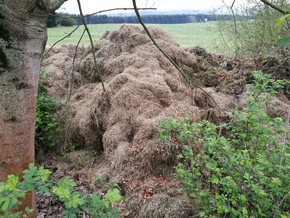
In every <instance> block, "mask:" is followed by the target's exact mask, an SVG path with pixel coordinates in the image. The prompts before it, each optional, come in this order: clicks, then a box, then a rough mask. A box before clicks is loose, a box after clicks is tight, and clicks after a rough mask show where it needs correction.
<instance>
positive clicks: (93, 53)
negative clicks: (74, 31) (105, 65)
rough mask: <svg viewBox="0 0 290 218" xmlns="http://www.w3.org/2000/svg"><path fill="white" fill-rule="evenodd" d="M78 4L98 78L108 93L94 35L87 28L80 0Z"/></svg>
mask: <svg viewBox="0 0 290 218" xmlns="http://www.w3.org/2000/svg"><path fill="white" fill-rule="evenodd" d="M77 2H78V6H79V11H80V16H81V20H82V23H83V25H84V27H85V31H86V32H87V33H88V36H89V39H90V43H91V49H92V55H93V59H94V66H95V70H96V73H97V75H98V77H99V79H100V82H101V84H102V87H103V91H104V92H106V89H105V85H104V82H103V79H102V76H101V72H100V69H99V66H98V64H97V60H96V54H95V48H94V43H93V39H92V35H91V32H90V30H89V28H88V26H87V23H86V22H85V18H84V15H83V11H82V7H81V3H80V0H77Z"/></svg>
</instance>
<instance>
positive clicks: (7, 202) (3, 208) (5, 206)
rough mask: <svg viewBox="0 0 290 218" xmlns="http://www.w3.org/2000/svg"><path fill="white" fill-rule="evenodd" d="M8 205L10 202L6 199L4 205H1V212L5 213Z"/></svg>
mask: <svg viewBox="0 0 290 218" xmlns="http://www.w3.org/2000/svg"><path fill="white" fill-rule="evenodd" d="M9 205H10V200H9V199H7V200H6V201H5V202H4V204H3V205H2V210H3V211H7V209H8V208H9Z"/></svg>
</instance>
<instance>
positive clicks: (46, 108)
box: [35, 71, 62, 148]
mask: <svg viewBox="0 0 290 218" xmlns="http://www.w3.org/2000/svg"><path fill="white" fill-rule="evenodd" d="M46 80H47V76H46V73H45V71H40V82H39V89H38V95H37V104H36V119H35V142H36V145H37V146H40V147H41V148H52V147H54V146H55V145H56V144H57V141H58V136H59V134H60V132H61V130H62V129H61V128H60V125H59V120H58V115H57V114H56V108H57V105H58V102H57V101H55V100H54V99H53V98H51V97H50V96H49V95H48V93H47V90H46V88H45V86H44V83H45V82H46Z"/></svg>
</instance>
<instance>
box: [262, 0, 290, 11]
mask: <svg viewBox="0 0 290 218" xmlns="http://www.w3.org/2000/svg"><path fill="white" fill-rule="evenodd" d="M260 1H261V2H263V3H264V4H266V5H268V6H270V7H271V8H273V9H275V10H277V11H279V12H281V13H282V14H289V13H290V11H289V10H286V9H283V8H281V7H279V6H277V5H275V4H273V3H272V2H269V1H268V0H260Z"/></svg>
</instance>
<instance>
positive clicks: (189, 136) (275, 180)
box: [159, 72, 290, 218]
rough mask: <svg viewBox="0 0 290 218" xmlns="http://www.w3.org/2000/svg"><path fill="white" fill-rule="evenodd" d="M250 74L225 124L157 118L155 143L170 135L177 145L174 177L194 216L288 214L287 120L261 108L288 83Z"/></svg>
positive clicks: (289, 160) (289, 146) (289, 158)
mask: <svg viewBox="0 0 290 218" xmlns="http://www.w3.org/2000/svg"><path fill="white" fill-rule="evenodd" d="M253 76H254V78H255V81H254V83H253V84H252V85H251V87H250V91H249V93H248V94H247V96H246V97H247V103H246V106H245V108H243V109H242V110H235V111H233V116H232V119H231V121H230V122H229V123H223V124H221V125H220V126H217V125H215V124H213V123H210V122H208V121H206V120H203V121H201V122H199V123H191V119H190V117H184V118H183V119H173V118H170V119H163V120H162V122H161V130H160V132H159V138H160V141H164V140H168V139H169V138H172V139H174V141H177V142H178V143H179V145H180V146H181V147H182V152H181V153H180V154H179V155H178V161H179V163H178V165H177V167H176V176H177V178H178V179H179V180H180V181H181V183H182V185H183V188H182V189H181V190H180V191H181V192H183V193H185V194H186V195H187V196H189V197H190V198H191V199H192V200H193V202H194V205H195V207H197V208H198V211H199V212H198V213H197V214H196V216H198V217H282V218H286V217H290V212H289V211H290V191H289V190H290V143H289V135H288V134H289V131H290V128H289V123H285V122H283V120H282V119H281V118H271V117H269V116H268V115H267V113H266V112H265V106H266V104H267V103H268V102H269V101H270V100H271V98H272V97H273V95H274V94H275V93H276V91H277V89H279V88H282V87H283V85H285V84H289V81H274V80H273V79H271V78H270V76H268V75H263V74H262V73H261V72H253ZM265 92H266V93H265Z"/></svg>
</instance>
